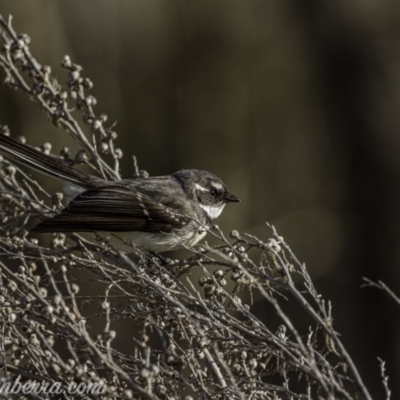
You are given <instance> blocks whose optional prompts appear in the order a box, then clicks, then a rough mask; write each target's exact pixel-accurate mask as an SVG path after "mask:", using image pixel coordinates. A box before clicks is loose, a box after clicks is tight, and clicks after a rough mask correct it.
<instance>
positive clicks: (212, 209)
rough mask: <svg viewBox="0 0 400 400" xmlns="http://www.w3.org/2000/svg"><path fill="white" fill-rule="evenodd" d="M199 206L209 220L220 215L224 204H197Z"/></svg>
mask: <svg viewBox="0 0 400 400" xmlns="http://www.w3.org/2000/svg"><path fill="white" fill-rule="evenodd" d="M199 206H200V207H201V208H202V209H203V210H204V211H205V212H206V214H207V215H208V216H209V217H210V219H211V220H214V219H216V218H218V217H219V216H220V214H221V213H222V210H223V209H224V207H225V204H220V205H216V206H206V205H204V204H199Z"/></svg>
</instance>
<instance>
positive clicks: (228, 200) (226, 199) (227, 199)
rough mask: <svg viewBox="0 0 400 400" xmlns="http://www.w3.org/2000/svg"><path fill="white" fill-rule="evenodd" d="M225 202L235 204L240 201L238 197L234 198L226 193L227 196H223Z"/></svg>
mask: <svg viewBox="0 0 400 400" xmlns="http://www.w3.org/2000/svg"><path fill="white" fill-rule="evenodd" d="M225 201H226V202H227V203H237V202H239V201H240V199H239V198H238V197H236V196H235V195H233V194H229V193H228V194H227V195H226V196H225Z"/></svg>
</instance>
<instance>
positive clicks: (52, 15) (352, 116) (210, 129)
mask: <svg viewBox="0 0 400 400" xmlns="http://www.w3.org/2000/svg"><path fill="white" fill-rule="evenodd" d="M0 12H1V13H2V14H3V15H8V14H12V15H13V16H14V28H15V29H16V31H17V32H24V33H27V34H29V35H30V36H31V38H32V45H31V50H32V52H33V54H34V55H35V57H36V58H37V59H38V60H39V61H40V62H41V63H44V64H47V65H51V66H52V68H53V71H55V74H56V75H57V76H58V78H59V80H60V81H61V82H65V71H64V70H62V69H61V68H60V62H61V60H62V58H63V56H64V55H65V54H69V55H70V56H71V58H72V59H73V61H74V62H77V63H79V64H81V65H82V66H83V67H84V72H85V74H86V76H89V77H90V78H91V79H92V80H93V81H94V83H95V87H94V90H93V94H94V95H95V97H96V98H97V99H98V104H99V105H98V106H97V108H96V109H97V111H98V112H105V113H106V114H108V116H109V121H110V123H112V122H113V121H117V122H118V124H117V128H116V129H117V131H118V133H119V138H118V141H117V144H118V145H119V146H120V147H121V148H122V150H123V152H124V154H125V157H124V160H123V163H122V167H123V176H124V177H126V178H127V177H130V176H132V173H133V168H132V159H131V157H130V155H131V154H135V155H136V156H137V157H138V161H139V166H140V167H141V168H143V169H146V170H148V171H149V172H150V174H151V175H161V174H166V173H170V172H173V171H175V170H177V169H180V168H200V169H206V170H209V171H212V172H214V173H215V174H216V175H218V176H220V177H221V178H222V179H223V180H224V181H225V182H226V183H227V184H228V186H229V187H230V189H231V191H232V192H234V193H235V194H237V195H238V196H239V197H241V199H242V203H240V205H236V206H232V207H229V208H228V209H227V210H226V211H225V213H224V215H223V216H222V218H221V219H220V221H219V225H220V226H221V227H222V228H223V229H225V230H226V231H229V230H230V229H232V228H236V229H239V230H242V231H247V232H250V233H253V234H256V235H258V236H260V237H261V238H267V237H268V236H269V232H268V230H267V229H266V228H265V224H264V222H265V221H269V222H271V223H272V224H274V225H275V226H276V227H277V229H278V231H279V232H280V234H281V235H283V236H284V237H285V239H286V240H287V241H288V243H289V244H290V245H291V247H292V249H293V250H294V252H295V253H296V254H297V256H298V257H299V258H300V259H301V260H303V261H304V262H305V263H306V265H307V267H308V269H309V271H310V274H311V276H312V277H313V279H314V282H315V284H316V287H317V289H318V290H319V291H320V292H321V293H322V294H323V296H324V297H325V298H327V299H330V300H331V301H332V303H333V315H334V318H335V320H334V326H335V328H336V330H337V331H339V332H340V333H341V334H342V340H343V342H344V344H345V345H346V347H347V349H348V350H349V352H350V354H351V355H352V356H353V359H354V360H355V362H356V364H357V365H358V368H359V369H360V371H361V374H362V376H363V379H364V381H365V382H366V383H367V386H368V387H369V388H370V390H371V392H372V393H373V395H374V398H383V397H384V394H383V388H382V387H381V384H380V378H379V374H380V372H379V365H378V361H377V357H381V358H382V359H384V360H386V361H387V370H388V374H389V376H390V380H389V385H390V386H391V388H392V390H393V396H394V397H393V398H400V383H399V381H398V379H397V381H396V378H398V377H399V371H400V365H399V364H400V323H399V322H400V307H399V306H397V305H396V304H395V302H394V301H393V300H391V299H390V298H389V297H388V296H387V295H385V294H384V293H382V292H380V291H379V290H377V289H372V288H361V287H360V285H361V282H362V277H364V276H366V277H368V278H370V279H374V280H376V279H381V280H383V281H384V282H386V283H387V284H388V285H389V286H390V287H391V288H392V289H393V291H394V292H396V293H397V294H399V295H400V267H399V266H400V209H399V204H400V156H399V155H400V135H399V126H400V3H399V2H398V1H394V0H381V1H364V2H361V1H351V0H346V1H344V0H338V1H334V2H333V1H327V0H304V1H301V2H297V1H282V0H280V1H276V0H270V1H266V0H247V1H243V0H241V1H240V0H225V1H215V0H213V1H211V0H197V1H193V2H190V1H165V0H151V1H148V0H114V1H112V2H111V1H105V0H98V1H96V2H89V1H81V0H69V1H64V2H61V1H60V2H55V1H53V2H51V1H48V0H34V1H29V2H28V1H26V0H2V1H1V3H0ZM0 74H1V73H0ZM1 75H2V74H1ZM0 123H1V124H7V125H9V126H10V128H11V132H12V134H13V135H15V136H16V135H24V136H26V137H27V138H28V141H29V143H31V144H34V145H38V144H41V143H43V142H44V141H50V142H52V143H53V145H54V151H55V152H58V151H59V149H61V147H62V146H63V145H64V143H65V142H66V138H67V135H66V134H65V133H64V132H62V131H61V130H57V129H56V128H55V127H53V126H52V125H51V124H50V123H48V121H47V120H46V117H45V115H44V114H41V113H40V110H39V107H38V106H37V105H34V104H31V103H29V101H28V100H27V98H26V97H25V96H23V95H22V94H21V93H19V92H13V91H12V92H10V91H5V90H4V89H1V90H0ZM67 142H68V144H69V145H70V144H71V142H70V141H69V139H68V140H67ZM261 308H262V306H260V309H261ZM264 318H265V319H266V320H268V318H269V316H268V315H264Z"/></svg>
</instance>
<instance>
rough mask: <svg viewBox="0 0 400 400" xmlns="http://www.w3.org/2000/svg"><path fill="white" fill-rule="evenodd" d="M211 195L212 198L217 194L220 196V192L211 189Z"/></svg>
mask: <svg viewBox="0 0 400 400" xmlns="http://www.w3.org/2000/svg"><path fill="white" fill-rule="evenodd" d="M210 194H211V196H212V197H216V196H217V194H218V192H217V190H216V189H211V190H210Z"/></svg>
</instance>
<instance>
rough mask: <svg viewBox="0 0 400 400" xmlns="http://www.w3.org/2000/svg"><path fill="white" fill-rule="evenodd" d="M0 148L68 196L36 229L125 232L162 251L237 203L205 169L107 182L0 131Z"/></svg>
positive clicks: (198, 234)
mask: <svg viewBox="0 0 400 400" xmlns="http://www.w3.org/2000/svg"><path fill="white" fill-rule="evenodd" d="M0 152H2V153H4V154H6V155H7V156H9V157H10V158H12V159H13V160H16V161H18V162H20V163H22V164H25V165H27V166H29V167H32V168H34V169H37V170H39V171H41V172H43V173H45V174H47V175H50V176H53V177H56V178H60V179H62V180H63V182H64V191H65V192H66V194H67V195H68V196H69V197H70V198H71V201H70V202H69V204H68V205H67V207H66V208H65V209H64V210H63V211H62V212H61V213H60V214H58V215H55V216H54V217H52V218H48V219H45V220H44V221H42V222H40V223H39V224H38V225H37V226H36V227H35V228H33V230H32V231H34V232H95V231H105V232H124V233H127V234H124V237H125V240H128V241H129V242H130V243H131V244H132V245H134V246H136V247H139V248H141V249H144V250H151V251H166V250H171V249H173V248H175V247H177V246H180V245H186V246H193V245H194V244H196V243H197V242H198V241H199V240H201V239H202V238H203V237H204V235H205V232H206V229H207V228H208V227H209V226H210V224H211V223H212V221H213V220H214V219H215V218H216V217H218V216H219V215H220V213H221V212H222V210H223V208H224V206H225V205H226V204H227V203H228V202H235V201H239V199H238V198H237V197H235V196H233V195H231V194H229V193H228V191H227V189H226V186H225V184H224V183H223V182H222V181H221V180H220V179H219V178H217V177H216V176H215V175H213V174H211V173H209V172H207V171H201V170H195V169H194V170H182V171H178V172H175V173H173V174H171V175H166V176H159V177H150V178H137V179H125V180H120V181H106V180H104V179H101V178H98V177H95V176H92V175H89V174H87V173H85V172H82V171H79V170H77V169H76V168H73V167H72V166H69V165H67V164H66V163H65V162H63V161H61V160H59V159H56V158H54V157H51V156H48V155H45V154H43V153H41V152H40V151H38V150H36V149H34V148H33V147H30V146H27V145H25V144H22V143H19V142H17V141H16V140H14V139H12V138H10V137H8V136H4V135H0Z"/></svg>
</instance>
